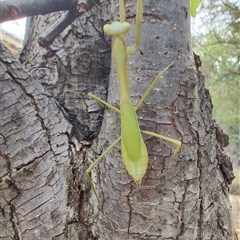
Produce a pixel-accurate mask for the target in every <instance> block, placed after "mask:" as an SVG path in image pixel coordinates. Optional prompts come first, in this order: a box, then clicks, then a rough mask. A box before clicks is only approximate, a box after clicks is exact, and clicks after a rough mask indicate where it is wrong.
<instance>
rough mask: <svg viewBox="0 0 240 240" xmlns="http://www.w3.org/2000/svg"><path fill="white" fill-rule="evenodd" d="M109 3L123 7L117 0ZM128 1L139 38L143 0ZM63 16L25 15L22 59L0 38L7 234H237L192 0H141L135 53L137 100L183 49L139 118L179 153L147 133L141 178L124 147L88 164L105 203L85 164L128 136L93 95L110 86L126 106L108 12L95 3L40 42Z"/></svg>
mask: <svg viewBox="0 0 240 240" xmlns="http://www.w3.org/2000/svg"><path fill="white" fill-rule="evenodd" d="M102 9H104V12H107V14H111V15H112V16H116V15H117V13H118V8H117V7H116V5H115V4H110V5H109V4H108V3H105V2H104V3H103V4H102ZM126 11H127V15H128V19H129V22H130V23H131V28H132V29H131V32H130V34H128V35H127V42H128V45H131V44H132V43H133V42H134V34H135V31H134V30H135V11H136V9H135V4H132V2H131V1H129V2H128V5H127V6H126ZM59 15H60V14H54V15H53V14H51V15H46V16H43V17H39V16H37V17H34V18H32V19H30V20H29V28H28V35H27V39H26V42H25V47H24V49H23V52H22V54H21V57H20V61H21V63H20V62H19V61H18V60H15V59H14V57H12V56H11V54H10V52H8V51H7V50H6V49H3V46H1V47H2V48H1V62H0V70H1V88H0V91H1V98H0V100H1V101H0V102H1V104H0V107H1V108H0V109H1V116H0V117H1V124H0V126H1V131H0V133H1V135H0V150H1V152H0V166H1V168H0V180H1V181H0V189H1V192H0V210H1V211H0V238H2V239H4V240H5V239H24V240H28V239H29V240H30V239H31V240H32V239H54V240H56V239H57V240H60V239H69V240H70V239H71V240H75V239H81V240H83V239H148V240H149V239H154V240H155V239H169V240H170V239H177V240H180V239H182V240H187V239H189V240H192V239H204V240H205V239H206V240H207V239H215V240H222V239H231V240H233V239H234V227H233V222H232V215H231V205H230V202H229V197H228V184H230V183H231V181H232V179H233V173H232V164H231V162H230V159H229V158H228V157H227V156H226V155H225V153H224V151H223V148H224V147H225V146H226V145H227V144H228V143H227V140H228V139H227V136H226V135H225V134H224V133H223V132H222V131H221V129H220V128H219V127H218V126H217V125H216V123H215V121H214V120H213V119H212V104H211V99H210V95H209V93H208V91H207V90H206V89H205V87H204V77H203V76H202V75H201V73H200V72H199V70H198V68H199V66H200V60H199V59H198V58H197V57H196V56H195V61H194V56H193V53H192V48H191V35H190V16H189V2H188V1H173V0H170V1H151V2H149V3H148V2H147V1H145V2H144V22H143V33H142V40H141V45H140V48H139V49H138V50H137V51H136V52H135V53H134V54H133V55H132V56H131V57H130V59H129V78H130V85H131V96H132V101H133V103H134V104H136V103H137V101H138V100H139V96H141V95H142V94H143V93H144V92H145V90H146V89H147V87H148V86H149V84H150V83H151V82H152V80H153V79H154V77H155V76H156V75H157V74H158V73H159V72H160V71H161V70H162V69H163V68H164V67H166V66H167V65H168V64H169V63H170V62H171V61H172V60H173V59H174V57H175V56H176V55H177V54H178V52H179V51H180V52H181V54H180V56H179V58H178V59H177V60H176V62H175V63H174V65H173V67H172V68H171V69H169V70H168V71H167V72H165V74H164V78H163V79H162V80H161V81H160V82H159V83H158V84H157V86H156V87H155V88H154V90H153V91H152V92H151V94H150V96H149V97H148V98H147V99H146V101H145V103H144V104H143V106H142V107H141V108H140V109H139V111H138V113H137V115H138V118H139V123H140V127H141V129H144V130H149V131H153V132H156V133H159V134H163V135H166V136H169V137H172V138H175V139H178V140H180V141H182V143H183V146H182V148H181V151H180V152H179V153H178V155H177V156H176V157H175V158H174V159H171V154H172V152H173V150H174V146H171V145H170V144H168V143H166V142H164V141H161V140H159V139H156V138H153V137H148V136H144V139H145V142H146V145H147V149H148V152H149V165H148V170H147V173H146V175H145V177H144V179H143V181H142V184H141V186H140V187H139V188H137V187H136V185H135V183H134V181H133V180H132V179H131V178H130V177H129V176H128V174H127V173H126V170H125V169H124V167H123V164H122V161H121V154H120V150H119V149H120V146H116V147H115V148H114V149H112V151H110V153H109V154H107V155H106V158H105V159H104V160H103V161H102V162H101V163H100V164H99V165H98V167H96V168H95V169H94V171H92V179H93V180H94V182H95V186H96V188H97V191H98V193H99V196H100V201H101V203H100V208H101V210H100V211H98V209H97V201H96V198H95V196H94V194H93V193H92V191H91V188H90V186H89V184H88V182H87V180H86V176H85V170H86V169H87V167H88V166H89V164H90V162H92V161H94V159H96V158H97V156H99V155H100V154H101V152H102V151H104V150H105V149H106V147H108V146H109V144H111V143H112V142H113V141H114V140H115V139H116V138H117V137H118V136H119V135H120V122H119V115H118V114H117V113H114V112H113V111H112V110H109V109H106V110H105V114H104V118H103V109H102V107H101V106H99V105H98V104H97V103H96V102H95V101H94V100H92V99H90V98H89V97H88V96H87V93H88V92H92V93H94V94H96V95H98V96H99V97H101V98H102V99H106V96H107V91H108V102H110V103H111V104H113V105H114V106H118V105H119V97H118V86H117V77H116V71H115V66H114V64H112V65H111V73H110V76H109V71H110V64H111V50H110V39H109V38H108V37H106V36H105V35H103V33H102V26H103V24H104V23H105V21H106V19H102V18H105V14H102V13H101V12H100V11H99V10H98V9H97V8H93V9H92V11H91V12H89V13H86V14H85V15H84V17H82V18H80V19H77V20H76V21H75V22H74V23H73V24H72V25H71V26H69V27H68V28H67V29H65V31H64V32H63V33H62V34H61V35H60V37H59V38H58V39H56V40H55V41H54V42H53V44H51V46H49V47H48V48H47V49H44V48H42V47H40V46H39V45H38V43H37V41H38V37H39V35H40V34H41V33H42V32H43V31H44V30H45V29H46V28H47V26H48V25H49V24H50V23H52V22H54V21H56V19H57V18H59ZM101 15H102V16H101ZM108 78H109V81H108ZM108 82H109V88H108ZM99 132H100V134H99Z"/></svg>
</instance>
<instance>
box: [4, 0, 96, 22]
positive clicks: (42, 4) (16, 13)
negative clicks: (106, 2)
mask: <svg viewBox="0 0 240 240" xmlns="http://www.w3.org/2000/svg"><path fill="white" fill-rule="evenodd" d="M0 5H1V7H0V23H2V22H5V21H11V20H16V19H19V18H23V17H28V16H35V15H44V14H48V13H51V12H58V11H64V10H71V11H74V10H75V11H76V10H77V6H80V5H81V6H87V7H88V8H87V9H88V10H89V6H91V7H92V6H93V5H94V2H93V1H91V0H41V1H38V0H18V1H16V0H1V3H0ZM91 7H90V8H91ZM78 12H79V10H78Z"/></svg>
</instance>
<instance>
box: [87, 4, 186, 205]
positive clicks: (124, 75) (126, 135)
mask: <svg viewBox="0 0 240 240" xmlns="http://www.w3.org/2000/svg"><path fill="white" fill-rule="evenodd" d="M119 11H120V21H116V22H113V23H111V24H106V25H104V28H103V30H104V32H105V33H106V34H107V35H109V36H112V58H113V59H114V62H115V65H116V70H117V76H118V85H119V96H120V109H118V108H116V107H114V106H112V105H111V104H109V103H108V102H105V101H103V100H102V99H100V98H98V97H97V96H95V95H93V94H91V93H89V96H90V97H92V98H93V99H94V100H96V101H97V102H99V103H100V104H103V105H104V106H106V107H109V108H110V109H112V110H113V111H115V112H117V113H119V114H120V118H121V136H120V137H119V138H117V139H116V140H115V141H114V142H113V143H112V144H111V145H110V146H109V147H108V148H107V149H106V150H105V151H103V152H102V154H101V155H100V156H99V157H98V158H97V159H96V160H95V161H94V162H93V163H92V164H91V165H90V166H89V167H88V169H87V170H86V174H87V178H88V181H89V183H90V185H91V187H92V189H93V191H94V194H95V196H96V198H97V200H98V202H100V200H99V197H98V194H97V191H96V189H95V187H94V185H93V182H92V180H91V177H90V172H91V171H92V169H93V168H94V167H95V166H96V165H97V164H98V163H99V162H100V161H101V160H102V159H103V158H104V156H105V155H106V154H107V153H108V152H109V151H110V150H111V149H112V148H113V147H114V146H115V145H116V144H117V143H119V142H120V141H121V155H122V161H123V164H124V166H125V168H126V170H127V172H128V174H129V175H130V176H131V177H132V178H133V180H134V181H135V182H136V184H137V185H140V184H141V181H142V179H143V177H144V175H145V173H146V170H147V166H148V151H147V148H146V145H145V143H144V140H143V137H142V133H143V134H147V135H150V136H154V137H157V138H160V139H163V140H165V141H168V142H170V143H172V144H174V145H176V149H175V151H174V153H173V155H172V157H174V156H175V155H176V154H177V153H178V151H179V150H180V148H181V142H180V141H178V140H175V139H172V138H169V137H166V136H162V135H160V134H157V133H154V132H149V131H143V130H140V128H139V124H138V120H137V115H136V111H137V110H138V109H139V108H140V107H141V105H142V103H143V102H144V100H145V99H146V97H147V96H148V95H149V93H150V92H151V90H152V89H153V87H154V86H155V85H156V83H157V82H158V81H159V79H160V78H162V75H163V73H164V72H165V71H166V70H167V69H168V68H169V67H170V66H171V65H172V64H173V62H174V61H175V59H176V58H175V59H174V60H173V61H172V62H171V63H170V64H169V65H168V66H167V67H166V68H164V69H163V70H162V71H161V72H160V73H159V74H158V75H157V76H156V78H155V79H154V80H153V82H152V84H151V85H150V86H149V88H148V89H147V90H146V92H145V93H144V95H143V96H142V98H141V99H140V100H139V102H138V104H137V105H136V107H134V106H133V104H132V103H131V99H130V88H129V79H128V57H129V55H130V54H132V53H133V52H134V51H135V50H136V49H137V47H138V46H139V43H140V38H141V31H142V11H143V1H142V0H137V13H136V36H135V44H134V45H132V46H127V45H126V42H125V35H126V34H127V32H128V31H129V30H130V24H129V23H128V22H126V16H125V8H124V0H119Z"/></svg>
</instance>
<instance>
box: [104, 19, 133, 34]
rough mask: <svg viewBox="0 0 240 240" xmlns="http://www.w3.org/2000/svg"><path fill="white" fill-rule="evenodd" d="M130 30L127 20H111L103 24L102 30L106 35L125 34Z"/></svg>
mask: <svg viewBox="0 0 240 240" xmlns="http://www.w3.org/2000/svg"><path fill="white" fill-rule="evenodd" d="M129 30H130V24H129V23H128V22H117V21H116V22H113V23H111V24H105V25H104V27H103V31H104V32H105V33H106V34H107V35H108V36H117V35H122V34H123V35H125V34H126V33H127V32H128V31H129Z"/></svg>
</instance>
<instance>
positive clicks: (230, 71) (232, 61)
mask: <svg viewBox="0 0 240 240" xmlns="http://www.w3.org/2000/svg"><path fill="white" fill-rule="evenodd" d="M198 18H199V19H198V21H199V22H201V25H199V26H197V24H195V27H194V37H193V46H194V51H195V52H196V53H197V54H198V55H200V57H201V60H202V68H201V70H202V72H203V74H204V75H205V77H206V85H207V87H208V88H209V90H210V93H211V96H212V101H213V105H214V112H213V115H214V118H215V119H216V121H217V123H218V124H219V125H220V126H221V127H222V128H223V129H224V131H225V132H226V133H227V134H228V135H229V137H230V147H229V148H230V150H231V151H232V152H233V153H234V156H235V157H234V159H235V160H236V159H237V160H238V162H239V163H240V160H239V155H240V150H239V148H240V145H239V140H240V136H239V131H240V126H239V119H240V1H239V0H216V1H211V0H203V2H202V3H201V6H200V9H199V10H198Z"/></svg>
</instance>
